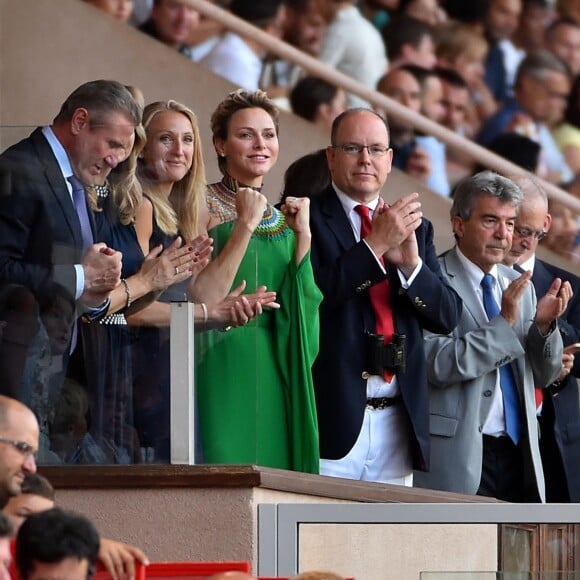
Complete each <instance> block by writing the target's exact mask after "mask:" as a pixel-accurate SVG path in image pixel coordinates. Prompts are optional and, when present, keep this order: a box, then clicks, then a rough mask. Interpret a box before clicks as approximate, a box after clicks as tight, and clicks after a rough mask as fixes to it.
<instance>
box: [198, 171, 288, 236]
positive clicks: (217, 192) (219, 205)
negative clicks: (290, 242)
mask: <svg viewBox="0 0 580 580" xmlns="http://www.w3.org/2000/svg"><path fill="white" fill-rule="evenodd" d="M238 187H250V186H246V185H244V184H241V183H239V182H238V181H237V180H236V179H234V178H233V177H231V176H230V175H227V174H224V177H223V179H222V180H221V181H220V182H219V183H212V184H210V185H208V190H209V191H208V193H209V195H208V200H207V201H208V206H209V210H210V213H214V214H215V215H218V216H219V217H220V219H221V221H223V222H226V221H234V220H236V219H237V217H238V216H237V212H236V191H237V189H238ZM252 189H255V190H256V191H261V190H262V187H261V186H260V187H252ZM290 234H291V229H290V228H289V227H288V225H287V224H286V220H285V218H284V214H283V213H282V212H281V211H278V210H277V209H276V208H275V207H274V206H272V205H271V204H269V203H268V205H267V206H266V210H265V211H264V215H263V216H262V220H261V221H260V223H259V225H258V227H257V228H256V230H255V231H254V235H257V236H267V237H269V238H283V237H286V236H288V235H290Z"/></svg>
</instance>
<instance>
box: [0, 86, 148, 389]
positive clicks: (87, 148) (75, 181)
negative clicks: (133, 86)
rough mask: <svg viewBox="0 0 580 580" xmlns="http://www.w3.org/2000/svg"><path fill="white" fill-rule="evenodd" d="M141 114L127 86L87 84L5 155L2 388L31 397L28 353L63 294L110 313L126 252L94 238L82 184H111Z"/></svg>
mask: <svg viewBox="0 0 580 580" xmlns="http://www.w3.org/2000/svg"><path fill="white" fill-rule="evenodd" d="M140 121H141V109H140V107H139V106H138V105H137V104H136V103H135V101H134V100H133V98H132V96H131V94H130V93H129V92H128V91H127V89H126V88H125V87H124V86H123V85H121V84H120V83H118V82H116V81H93V82H88V83H85V84H83V85H81V86H80V87H79V88H77V89H76V90H75V91H74V92H73V93H72V94H71V95H70V96H69V97H68V98H67V99H66V101H65V102H64V104H63V105H62V107H61V110H60V112H59V113H58V115H57V116H56V118H55V119H54V122H53V124H52V125H51V126H48V127H43V128H38V129H36V130H35V131H34V132H33V133H32V134H31V135H30V137H28V138H26V139H24V140H22V141H20V142H19V143H17V144H16V145H13V146H12V147H10V148H9V149H7V150H6V151H5V152H4V153H3V154H2V155H0V293H1V297H2V304H1V305H0V308H1V310H0V319H3V320H5V321H6V326H5V327H4V333H3V340H2V344H1V345H0V385H1V386H0V391H1V392H2V393H4V394H9V395H12V396H14V397H16V398H22V399H26V400H29V399H30V396H31V394H30V393H26V392H20V385H21V377H22V373H23V372H24V369H23V367H24V365H25V364H26V361H25V360H24V356H23V353H24V355H26V354H27V353H28V352H29V347H30V345H31V344H32V342H33V341H34V340H36V339H38V338H39V336H40V335H39V328H40V320H41V319H42V313H43V312H45V311H49V310H51V309H53V308H54V306H55V303H56V302H57V301H60V302H58V303H59V304H60V306H59V308H61V309H62V310H63V316H64V312H67V311H68V312H70V313H72V312H73V311H74V312H76V314H77V315H78V314H86V315H87V316H88V317H90V318H97V317H98V316H99V315H101V314H102V313H104V312H105V311H106V309H107V306H108V295H109V293H110V292H111V291H112V290H113V289H114V288H115V287H116V286H117V285H118V284H119V282H120V273H121V255H120V254H119V253H118V252H116V251H114V250H112V249H111V248H108V247H107V246H106V245H105V244H102V243H99V244H94V243H93V239H94V224H93V221H92V212H91V209H90V207H89V204H88V199H87V196H86V191H85V190H84V187H85V186H94V185H101V184H103V183H104V182H105V179H106V178H107V176H108V174H109V172H110V171H111V169H113V168H114V167H116V166H117V164H118V163H120V162H121V161H123V160H124V159H126V158H127V156H128V155H129V153H130V151H131V148H132V146H133V141H134V133H135V127H136V125H137V124H139V123H140ZM63 303H64V304H63ZM74 318H75V316H74V315H73V316H70V320H71V322H72V321H73V320H74ZM45 330H47V329H45ZM49 338H54V337H49ZM69 338H70V335H69ZM37 342H38V341H37ZM73 346H74V345H73ZM27 372H30V369H28V371H27ZM32 372H34V371H32Z"/></svg>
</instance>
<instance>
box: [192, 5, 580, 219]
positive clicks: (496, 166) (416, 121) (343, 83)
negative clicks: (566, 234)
mask: <svg viewBox="0 0 580 580" xmlns="http://www.w3.org/2000/svg"><path fill="white" fill-rule="evenodd" d="M186 2H187V3H188V4H190V5H191V6H192V7H193V8H195V9H196V10H197V11H199V12H200V13H201V14H203V15H204V16H207V17H208V18H210V19H212V20H216V21H218V22H220V23H221V24H223V25H224V26H225V27H226V28H227V29H228V30H233V31H234V32H236V33H238V34H240V36H247V37H251V38H252V39H253V40H254V41H256V42H258V43H260V44H262V45H263V46H264V47H265V48H267V49H268V51H269V52H271V53H273V54H275V55H276V56H278V57H279V58H281V59H284V60H287V61H290V62H292V63H294V64H297V65H299V66H300V67H302V68H303V69H304V70H305V71H307V72H308V73H309V74H311V75H314V76H317V77H319V78H321V79H324V80H325V81H327V82H329V83H331V84H333V85H335V86H337V87H340V88H342V89H344V90H345V91H347V92H349V93H353V94H355V95H357V96H359V97H361V98H363V99H364V100H366V101H368V102H370V103H372V104H373V105H374V106H376V107H377V108H380V109H383V110H384V111H386V113H387V115H392V116H393V117H394V118H396V119H397V120H401V121H404V122H405V123H408V124H410V125H412V126H413V127H414V128H415V129H417V130H419V131H421V132H423V133H427V134H429V135H433V136H434V137H437V139H439V140H440V141H442V142H443V143H445V144H446V146H447V147H448V148H449V149H450V150H454V151H458V152H461V153H462V154H463V155H468V156H469V157H470V158H472V159H473V160H475V161H476V162H478V163H480V164H481V165H483V166H486V167H489V168H490V169H493V170H494V171H497V172H498V173H502V174H504V175H521V174H522V172H523V170H522V168H521V167H519V166H518V165H515V164H514V163H512V162H510V161H507V160H506V159H504V158H503V157H500V156H499V155H496V154H495V153H492V152H491V151H489V150H488V149H485V148H484V147H482V146H481V145H478V144H477V143H475V142H474V141H471V140H470V139H466V138H465V137H462V136H461V135H458V134H457V133H454V132H453V131H450V130H449V129H447V128H445V127H443V126H442V125H439V124H438V123H435V122H434V121H431V120H430V119H427V118H426V117H424V116H423V115H420V114H417V113H415V112H413V111H411V110H409V109H408V108H407V107H405V106H403V105H401V104H400V103H398V102H397V101H395V100H393V99H391V98H389V97H387V96H386V95H383V94H382V93H379V92H377V91H375V90H372V89H369V88H368V87H366V86H365V85H363V84H361V83H359V82H358V81H356V80H355V79H353V78H352V77H349V76H348V75H345V74H344V73H341V72H338V71H336V70H334V69H333V68H331V67H329V66H327V65H325V64H324V63H322V62H321V61H320V60H318V59H316V58H313V57H312V56H310V55H308V54H306V53H305V52H302V51H300V50H298V49H296V48H294V47H293V46H291V45H290V44H287V43H286V42H283V41H282V40H279V39H277V38H275V37H273V36H272V35H270V34H268V33H267V32H264V31H263V30H260V29H259V28H256V27H255V26H252V25H251V24H249V23H248V22H246V21H245V20H242V19H241V18H238V17H237V16H234V15H233V14H231V13H230V12H228V11H226V10H223V9H222V8H219V7H218V6H215V5H214V4H211V3H210V2H208V1H207V0H186ZM538 182H539V183H540V184H541V185H542V186H543V187H544V188H545V190H546V192H547V193H548V196H549V197H550V198H553V199H554V200H556V201H560V202H561V203H563V204H564V205H566V206H567V207H569V208H570V209H572V210H573V211H575V212H578V213H580V200H579V199H577V198H576V197H574V196H572V195H570V194H569V193H567V192H566V191H564V190H563V189H560V188H559V187H557V186H555V185H554V184H552V183H549V182H547V181H543V180H540V179H538Z"/></svg>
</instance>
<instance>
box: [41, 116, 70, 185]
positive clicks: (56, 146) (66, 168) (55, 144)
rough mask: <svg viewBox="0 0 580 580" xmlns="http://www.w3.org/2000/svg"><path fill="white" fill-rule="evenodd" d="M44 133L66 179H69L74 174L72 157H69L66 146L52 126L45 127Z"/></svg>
mask: <svg viewBox="0 0 580 580" xmlns="http://www.w3.org/2000/svg"><path fill="white" fill-rule="evenodd" d="M42 134H43V135H44V137H45V139H46V140H47V141H48V145H49V146H50V148H51V149H52V152H53V153H54V156H55V157H56V162H57V163H58V166H59V168H60V171H61V173H62V175H63V177H64V178H65V179H68V178H69V177H70V176H71V175H74V172H73V170H72V166H71V164H70V159H69V157H68V154H67V152H66V151H65V148H64V147H63V146H62V143H61V142H60V141H59V140H58V138H57V136H56V135H55V134H54V131H53V130H52V127H43V128H42Z"/></svg>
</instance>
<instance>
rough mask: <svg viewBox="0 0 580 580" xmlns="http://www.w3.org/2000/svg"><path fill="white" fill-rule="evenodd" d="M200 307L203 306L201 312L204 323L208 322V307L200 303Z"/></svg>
mask: <svg viewBox="0 0 580 580" xmlns="http://www.w3.org/2000/svg"><path fill="white" fill-rule="evenodd" d="M199 305H200V306H201V311H202V312H203V321H204V322H207V306H206V305H205V302H200V304H199Z"/></svg>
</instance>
